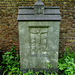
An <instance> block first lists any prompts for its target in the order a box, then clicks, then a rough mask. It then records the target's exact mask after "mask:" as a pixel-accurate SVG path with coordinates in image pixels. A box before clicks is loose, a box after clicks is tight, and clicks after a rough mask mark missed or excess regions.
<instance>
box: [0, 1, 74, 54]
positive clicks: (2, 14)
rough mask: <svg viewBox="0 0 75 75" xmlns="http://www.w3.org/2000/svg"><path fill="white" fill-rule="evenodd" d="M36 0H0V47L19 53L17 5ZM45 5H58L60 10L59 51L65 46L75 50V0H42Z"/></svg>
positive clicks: (3, 49)
mask: <svg viewBox="0 0 75 75" xmlns="http://www.w3.org/2000/svg"><path fill="white" fill-rule="evenodd" d="M35 1H36V0H0V49H2V52H6V51H10V49H11V47H12V45H15V47H16V51H17V53H19V34H18V33H19V32H18V22H17V15H18V6H33V4H34V3H35ZM42 1H43V2H44V4H45V6H59V7H60V12H61V17H62V20H61V23H60V41H59V44H60V45H59V48H60V50H59V53H60V54H63V52H64V51H65V50H64V49H65V47H72V49H73V50H75V0H42Z"/></svg>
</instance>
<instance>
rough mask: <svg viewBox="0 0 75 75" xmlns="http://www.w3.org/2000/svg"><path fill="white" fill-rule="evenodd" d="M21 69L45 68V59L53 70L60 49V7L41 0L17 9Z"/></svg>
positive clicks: (55, 68) (54, 69)
mask: <svg viewBox="0 0 75 75" xmlns="http://www.w3.org/2000/svg"><path fill="white" fill-rule="evenodd" d="M17 20H18V25H19V48H20V70H21V71H22V72H25V71H27V70H29V69H32V70H35V71H39V70H48V67H47V63H50V64H51V65H52V70H53V71H56V70H57V66H58V50H59V28H60V20H61V16H60V9H59V7H45V5H44V3H43V2H42V1H41V0H37V2H36V3H35V4H34V6H20V7H19V9H18V18H17Z"/></svg>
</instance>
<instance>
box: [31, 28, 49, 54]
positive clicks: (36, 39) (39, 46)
mask: <svg viewBox="0 0 75 75" xmlns="http://www.w3.org/2000/svg"><path fill="white" fill-rule="evenodd" d="M47 35H48V28H30V48H31V55H41V54H42V52H43V51H45V52H46V51H47Z"/></svg>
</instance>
